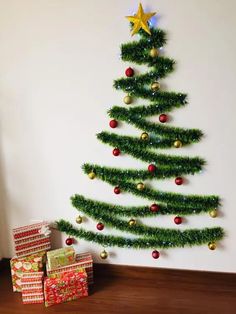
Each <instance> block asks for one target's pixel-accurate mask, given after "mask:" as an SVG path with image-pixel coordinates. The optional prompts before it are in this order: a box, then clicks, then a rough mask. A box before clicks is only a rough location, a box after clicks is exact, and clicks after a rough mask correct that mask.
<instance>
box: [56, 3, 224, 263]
mask: <svg viewBox="0 0 236 314" xmlns="http://www.w3.org/2000/svg"><path fill="white" fill-rule="evenodd" d="M153 15H154V13H147V14H146V13H144V12H143V9H142V6H141V5H140V6H139V10H138V12H137V14H136V15H134V16H130V17H128V19H129V21H130V22H131V26H132V30H133V34H135V33H137V34H138V35H139V40H138V41H132V42H130V43H126V44H123V45H122V46H121V58H122V60H123V61H126V62H132V63H136V64H138V65H142V64H146V65H147V66H148V67H149V72H147V73H144V74H141V75H135V72H134V70H133V69H132V68H128V69H127V70H126V77H125V78H120V79H118V80H115V81H114V87H115V88H116V89H117V90H122V91H124V92H125V97H124V103H125V104H127V105H129V104H132V102H133V100H134V99H135V98H141V99H146V100H148V101H149V104H148V105H141V106H122V107H120V106H114V107H112V108H111V109H110V110H109V111H108V114H109V116H110V118H111V119H112V120H111V121H110V126H111V128H116V127H117V126H118V125H119V122H120V121H122V122H126V123H128V124H131V125H133V126H135V127H136V128H138V129H140V130H141V131H142V134H141V136H140V137H135V136H128V135H127V136H123V135H118V134H115V133H110V132H106V131H104V132H101V133H99V134H98V135H97V138H98V139H99V140H100V141H101V142H103V143H105V144H108V145H110V146H112V147H113V148H114V150H113V154H114V155H115V156H118V155H119V154H120V153H122V154H128V155H131V156H133V157H134V158H137V159H139V160H141V161H143V162H146V163H147V167H145V169H142V170H140V169H138V170H136V169H117V168H111V167H106V166H99V165H95V164H90V163H86V164H84V165H83V167H82V168H83V171H84V172H85V173H86V174H88V176H89V178H90V179H95V178H97V179H100V180H103V181H105V182H107V183H108V184H110V185H112V186H113V187H114V193H116V194H119V193H124V192H128V193H132V194H134V195H136V196H139V197H142V198H145V199H147V200H148V201H149V203H148V204H147V205H146V206H120V205H114V204H109V203H105V202H98V201H96V200H92V199H88V198H85V197H84V196H82V195H78V194H76V195H74V196H73V197H71V201H72V204H73V206H74V207H75V208H76V209H78V210H79V211H80V212H83V213H84V214H86V215H87V216H89V217H91V218H93V219H94V220H95V221H97V222H98V224H97V229H98V230H99V231H98V232H92V231H88V230H85V229H83V228H77V227H74V226H73V225H72V224H71V223H69V222H67V221H65V220H60V221H58V222H57V226H58V229H59V230H60V231H63V232H66V234H68V235H70V236H74V237H77V238H82V239H85V240H87V241H93V242H96V243H98V244H100V245H102V246H118V247H128V248H140V249H141V248H150V249H152V250H154V251H153V252H152V256H153V257H154V258H158V257H159V251H158V249H159V248H162V249H163V248H164V249H167V248H173V247H184V246H193V245H202V244H208V247H209V248H210V249H212V250H213V249H215V248H216V241H219V240H220V239H222V238H223V235H224V232H223V230H222V228H220V227H213V228H204V229H185V230H178V229H170V228H168V229H167V228H156V227H150V226H147V225H144V224H142V223H140V222H138V221H136V219H137V218H141V217H156V216H157V215H175V218H174V222H175V223H176V224H180V223H181V222H182V218H183V216H187V215H196V214H204V213H209V214H210V216H211V217H216V216H217V208H218V207H219V205H220V199H219V197H218V196H215V195H183V194H178V193H173V192H165V191H160V190H155V189H152V188H151V187H147V186H145V180H163V179H167V178H175V183H176V184H177V185H181V184H183V183H184V179H183V176H184V175H190V174H191V175H193V174H195V173H198V172H200V171H201V170H202V168H203V166H204V165H205V161H204V159H202V158H200V157H186V156H173V155H167V154H163V153H160V151H161V150H163V149H169V148H173V149H177V148H178V149H180V148H181V147H182V146H186V145H190V144H194V143H197V142H199V141H200V139H201V137H202V135H203V133H202V132H201V131H200V130H198V129H185V128H179V127H173V126H168V125H166V123H167V122H168V115H167V113H168V112H170V111H171V110H173V109H175V108H180V107H183V106H185V105H186V104H187V95H186V94H183V93H176V92H167V91H162V89H161V85H160V82H159V80H160V79H162V78H164V77H166V76H167V74H169V73H171V72H172V71H173V69H174V63H175V62H174V61H173V60H172V59H169V58H166V57H163V56H160V54H159V49H160V48H161V47H163V46H164V44H165V43H166V36H165V33H164V32H163V31H162V30H161V29H158V28H156V29H155V28H153V27H151V28H149V24H148V20H149V19H150V17H151V16H153ZM156 115H159V122H158V123H154V122H151V121H150V120H149V119H148V118H149V117H152V116H156ZM81 221H82V218H81V217H80V216H79V217H78V218H77V222H78V223H81ZM104 225H106V226H109V227H110V228H116V229H118V230H120V231H123V232H124V236H113V235H104V234H102V232H101V231H102V230H103V228H104ZM128 233H130V234H134V235H136V237H127V234H128ZM101 257H102V258H106V257H107V252H106V251H103V252H102V253H101Z"/></svg>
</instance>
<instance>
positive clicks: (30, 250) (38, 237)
mask: <svg viewBox="0 0 236 314" xmlns="http://www.w3.org/2000/svg"><path fill="white" fill-rule="evenodd" d="M50 233H51V231H50V228H49V224H48V223H47V222H41V223H37V224H32V225H28V226H24V227H20V228H15V229H13V238H14V243H15V251H16V255H17V256H18V257H24V256H28V255H32V254H35V253H37V252H42V251H47V250H49V249H50V248H51V243H50Z"/></svg>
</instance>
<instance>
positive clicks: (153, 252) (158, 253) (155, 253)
mask: <svg viewBox="0 0 236 314" xmlns="http://www.w3.org/2000/svg"><path fill="white" fill-rule="evenodd" d="M152 257H153V258H154V259H158V258H159V257H160V252H158V251H157V250H154V251H152Z"/></svg>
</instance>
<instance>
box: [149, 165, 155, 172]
mask: <svg viewBox="0 0 236 314" xmlns="http://www.w3.org/2000/svg"><path fill="white" fill-rule="evenodd" d="M156 169H157V167H156V166H155V165H153V164H150V165H149V166H148V171H149V172H155V171H156Z"/></svg>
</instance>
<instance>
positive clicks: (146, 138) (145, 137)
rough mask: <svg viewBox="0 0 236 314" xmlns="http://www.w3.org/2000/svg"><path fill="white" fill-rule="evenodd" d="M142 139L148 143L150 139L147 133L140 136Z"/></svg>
mask: <svg viewBox="0 0 236 314" xmlns="http://www.w3.org/2000/svg"><path fill="white" fill-rule="evenodd" d="M140 139H141V140H143V141H147V140H148V139H149V135H148V133H147V132H143V133H142V134H141V135H140Z"/></svg>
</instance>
